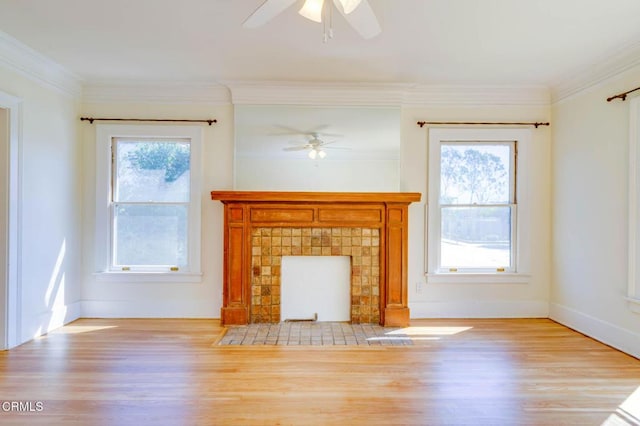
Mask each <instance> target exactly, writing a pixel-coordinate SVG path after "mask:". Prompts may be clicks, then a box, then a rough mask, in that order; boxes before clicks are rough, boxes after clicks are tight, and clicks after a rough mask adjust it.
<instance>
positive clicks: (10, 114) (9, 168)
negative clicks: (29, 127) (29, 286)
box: [0, 92, 22, 350]
mask: <svg viewBox="0 0 640 426" xmlns="http://www.w3.org/2000/svg"><path fill="white" fill-rule="evenodd" d="M21 105H22V101H21V99H19V98H16V97H15V96H11V95H9V94H6V93H4V92H0V350H4V349H10V348H13V347H14V346H17V345H18V344H20V343H22V342H21V341H20V339H21V327H20V324H21V321H20V316H21V312H22V311H21V306H22V305H21V297H20V256H19V253H20V205H21V201H22V198H21V196H20V163H21V156H20V145H21V143H20V123H21V110H22V108H21Z"/></svg>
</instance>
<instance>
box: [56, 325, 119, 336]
mask: <svg viewBox="0 0 640 426" xmlns="http://www.w3.org/2000/svg"><path fill="white" fill-rule="evenodd" d="M117 327H118V326H116V325H67V326H64V327H61V328H58V329H56V330H53V331H51V332H50V333H49V334H80V333H91V332H93V331H100V330H108V329H110V328H117Z"/></svg>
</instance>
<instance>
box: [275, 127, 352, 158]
mask: <svg viewBox="0 0 640 426" xmlns="http://www.w3.org/2000/svg"><path fill="white" fill-rule="evenodd" d="M306 136H307V137H308V138H309V140H308V141H307V143H305V144H303V145H297V146H290V147H287V148H283V149H282V150H283V151H304V150H308V151H309V153H308V154H307V155H308V156H309V158H311V159H312V160H315V159H316V158H319V159H320V160H322V159H323V158H324V157H326V156H327V153H326V151H325V149H349V148H346V147H338V146H330V147H327V145H330V144H333V143H335V142H336V141H329V142H325V141H323V140H322V139H320V133H316V132H313V133H309V134H307V135H306ZM336 136H339V135H336Z"/></svg>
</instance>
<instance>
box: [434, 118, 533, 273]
mask: <svg viewBox="0 0 640 426" xmlns="http://www.w3.org/2000/svg"><path fill="white" fill-rule="evenodd" d="M531 132H532V131H531V129H520V128H501V129H496V128H490V129H488V128H484V129H473V128H432V129H429V139H428V144H429V145H428V150H427V152H428V158H427V165H428V169H429V171H428V173H427V188H428V197H427V209H426V210H427V213H426V215H425V220H426V224H425V225H426V226H425V229H426V230H427V232H426V238H425V246H426V247H425V265H426V271H425V272H426V277H427V283H432V284H454V283H455V284H461V283H477V284H528V283H529V282H530V278H531V275H530V263H531V261H530V257H531V249H530V247H531V232H530V229H531V213H530V205H531V202H530V194H529V185H530V178H529V176H530V169H531V167H530V163H531V154H530V151H531V140H532V136H531ZM446 141H462V142H464V141H469V142H493V141H517V150H518V156H517V165H516V199H517V220H516V226H515V228H516V229H515V233H516V235H515V236H514V243H515V244H514V245H515V247H514V253H513V256H514V257H515V264H514V265H513V271H507V272H497V271H496V272H481V273H477V272H469V273H465V272H446V271H439V270H438V259H437V255H438V253H439V244H440V241H439V239H438V238H439V235H440V232H439V229H440V223H439V221H440V215H439V209H438V208H437V207H436V206H438V190H437V188H435V187H434V185H438V182H439V180H440V176H439V173H440V170H439V167H431V165H432V164H434V163H435V161H436V160H438V159H439V158H440V144H441V142H446ZM436 166H437V165H436ZM430 205H431V206H434V208H433V209H430V208H429V206H430Z"/></svg>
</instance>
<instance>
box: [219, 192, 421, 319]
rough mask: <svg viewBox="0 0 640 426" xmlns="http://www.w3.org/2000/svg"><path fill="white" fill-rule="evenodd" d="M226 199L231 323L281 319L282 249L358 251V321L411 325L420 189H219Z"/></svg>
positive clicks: (354, 279) (354, 281)
mask: <svg viewBox="0 0 640 426" xmlns="http://www.w3.org/2000/svg"><path fill="white" fill-rule="evenodd" d="M211 197H212V199H214V200H220V201H222V202H223V203H224V205H225V245H224V257H225V258H224V283H223V307H222V311H221V321H222V323H223V324H225V325H230V324H246V323H248V322H251V323H277V322H279V321H280V276H281V269H280V268H281V260H282V256H288V255H291V256H350V257H351V322H352V323H355V324H357V323H379V324H382V325H388V326H407V325H408V324H409V308H408V306H407V282H406V270H407V264H406V263H407V235H408V220H407V219H408V218H407V214H408V204H409V203H410V202H412V201H419V200H420V194H419V193H322V192H319V193H318V192H309V193H305V192H253V191H212V192H211Z"/></svg>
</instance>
